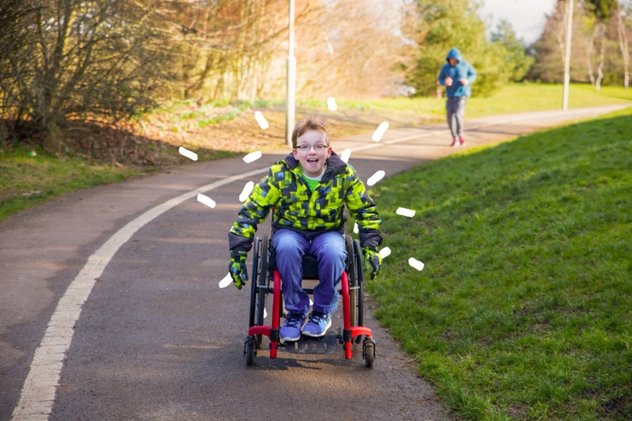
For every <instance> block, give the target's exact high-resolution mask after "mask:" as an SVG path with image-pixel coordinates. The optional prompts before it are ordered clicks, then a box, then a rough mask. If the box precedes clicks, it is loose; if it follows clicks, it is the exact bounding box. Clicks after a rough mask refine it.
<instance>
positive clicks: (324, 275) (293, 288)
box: [272, 229, 347, 314]
mask: <svg viewBox="0 0 632 421" xmlns="http://www.w3.org/2000/svg"><path fill="white" fill-rule="evenodd" d="M310 240H311V241H310ZM272 246H273V247H274V249H275V251H276V263H277V268H278V269H279V273H280V274H281V279H282V280H283V282H282V291H283V300H284V302H285V308H286V309H287V310H288V311H291V312H296V313H302V314H307V311H308V310H309V296H308V295H307V293H306V292H305V291H303V288H302V281H303V264H302V262H303V256H304V255H305V254H311V255H313V256H314V257H316V260H317V261H318V278H319V279H318V285H317V286H316V287H315V288H314V307H313V309H314V311H317V312H323V313H333V312H334V311H335V310H336V306H337V305H338V291H336V285H337V284H338V282H340V277H341V276H342V271H343V270H344V269H345V261H346V259H347V250H346V247H345V240H344V237H343V236H342V234H341V233H339V232H336V231H328V232H324V233H322V234H318V235H316V236H315V237H311V236H308V235H307V234H305V233H299V232H296V231H292V230H288V229H279V230H277V231H276V232H275V233H274V234H273V235H272Z"/></svg>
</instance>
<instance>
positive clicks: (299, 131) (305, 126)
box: [292, 117, 329, 148]
mask: <svg viewBox="0 0 632 421" xmlns="http://www.w3.org/2000/svg"><path fill="white" fill-rule="evenodd" d="M308 130H320V131H322V132H324V133H325V138H326V139H327V145H329V135H328V134H327V121H325V120H324V119H322V118H318V117H308V118H306V119H305V120H301V121H299V122H298V123H296V127H294V131H293V132H292V147H293V148H297V147H298V138H299V137H301V136H302V135H303V134H304V133H305V132H307V131H308Z"/></svg>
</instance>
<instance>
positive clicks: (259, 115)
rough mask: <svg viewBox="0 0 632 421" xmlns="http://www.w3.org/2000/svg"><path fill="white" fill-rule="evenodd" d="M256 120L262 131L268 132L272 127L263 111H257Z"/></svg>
mask: <svg viewBox="0 0 632 421" xmlns="http://www.w3.org/2000/svg"><path fill="white" fill-rule="evenodd" d="M255 120H257V124H258V125H259V127H261V130H267V129H268V128H269V127H270V124H269V123H268V120H266V118H265V117H264V116H263V114H262V113H261V111H255Z"/></svg>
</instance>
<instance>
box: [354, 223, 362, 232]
mask: <svg viewBox="0 0 632 421" xmlns="http://www.w3.org/2000/svg"><path fill="white" fill-rule="evenodd" d="M359 232H360V229H359V228H358V223H357V222H355V223H354V224H353V233H354V234H357V233H359Z"/></svg>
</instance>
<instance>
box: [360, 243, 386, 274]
mask: <svg viewBox="0 0 632 421" xmlns="http://www.w3.org/2000/svg"><path fill="white" fill-rule="evenodd" d="M362 254H364V258H365V259H366V261H367V262H368V263H369V264H370V265H371V279H375V278H376V277H377V274H378V273H379V272H380V268H381V267H382V256H380V253H378V251H377V247H365V248H363V249H362Z"/></svg>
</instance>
